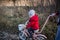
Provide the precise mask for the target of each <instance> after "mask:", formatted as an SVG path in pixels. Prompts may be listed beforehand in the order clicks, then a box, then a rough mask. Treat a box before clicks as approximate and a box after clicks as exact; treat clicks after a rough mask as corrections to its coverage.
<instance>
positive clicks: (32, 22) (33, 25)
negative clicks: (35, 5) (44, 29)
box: [27, 14, 39, 30]
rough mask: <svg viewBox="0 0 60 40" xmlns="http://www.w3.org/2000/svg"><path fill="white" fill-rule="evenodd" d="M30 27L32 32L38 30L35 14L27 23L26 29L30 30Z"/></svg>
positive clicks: (37, 20)
mask: <svg viewBox="0 0 60 40" xmlns="http://www.w3.org/2000/svg"><path fill="white" fill-rule="evenodd" d="M30 27H31V28H32V29H34V30H37V29H39V19H38V16H37V15H36V14H35V15H34V16H33V17H31V18H30V20H29V23H28V24H27V28H30Z"/></svg>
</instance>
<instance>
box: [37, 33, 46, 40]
mask: <svg viewBox="0 0 60 40" xmlns="http://www.w3.org/2000/svg"><path fill="white" fill-rule="evenodd" d="M46 38H47V37H46V36H45V35H42V34H38V35H37V37H36V39H37V40H46Z"/></svg>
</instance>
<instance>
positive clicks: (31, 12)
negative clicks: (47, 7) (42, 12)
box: [28, 9, 35, 17]
mask: <svg viewBox="0 0 60 40" xmlns="http://www.w3.org/2000/svg"><path fill="white" fill-rule="evenodd" d="M28 14H29V17H32V16H34V15H35V10H33V9H32V10H30V11H29V12H28Z"/></svg>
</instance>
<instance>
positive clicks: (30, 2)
mask: <svg viewBox="0 0 60 40" xmlns="http://www.w3.org/2000/svg"><path fill="white" fill-rule="evenodd" d="M59 3H60V2H59V0H0V31H1V32H8V33H10V34H18V27H17V26H18V24H24V23H25V22H26V21H27V20H28V11H29V10H30V9H34V10H35V11H36V13H37V14H38V16H39V23H40V26H41V27H42V26H43V24H44V22H45V20H46V19H47V17H48V15H50V14H51V13H54V12H55V11H57V10H59V9H60V6H59ZM56 19H57V17H51V18H50V19H49V21H48V23H47V25H46V27H45V28H44V31H43V32H42V34H45V35H46V36H47V40H54V39H55V35H56V31H57V22H56ZM40 29H41V28H40Z"/></svg>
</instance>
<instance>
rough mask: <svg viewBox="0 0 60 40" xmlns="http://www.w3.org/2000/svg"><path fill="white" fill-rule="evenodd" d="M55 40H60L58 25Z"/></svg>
mask: <svg viewBox="0 0 60 40" xmlns="http://www.w3.org/2000/svg"><path fill="white" fill-rule="evenodd" d="M55 40H60V25H58V30H57V34H56V39H55Z"/></svg>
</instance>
